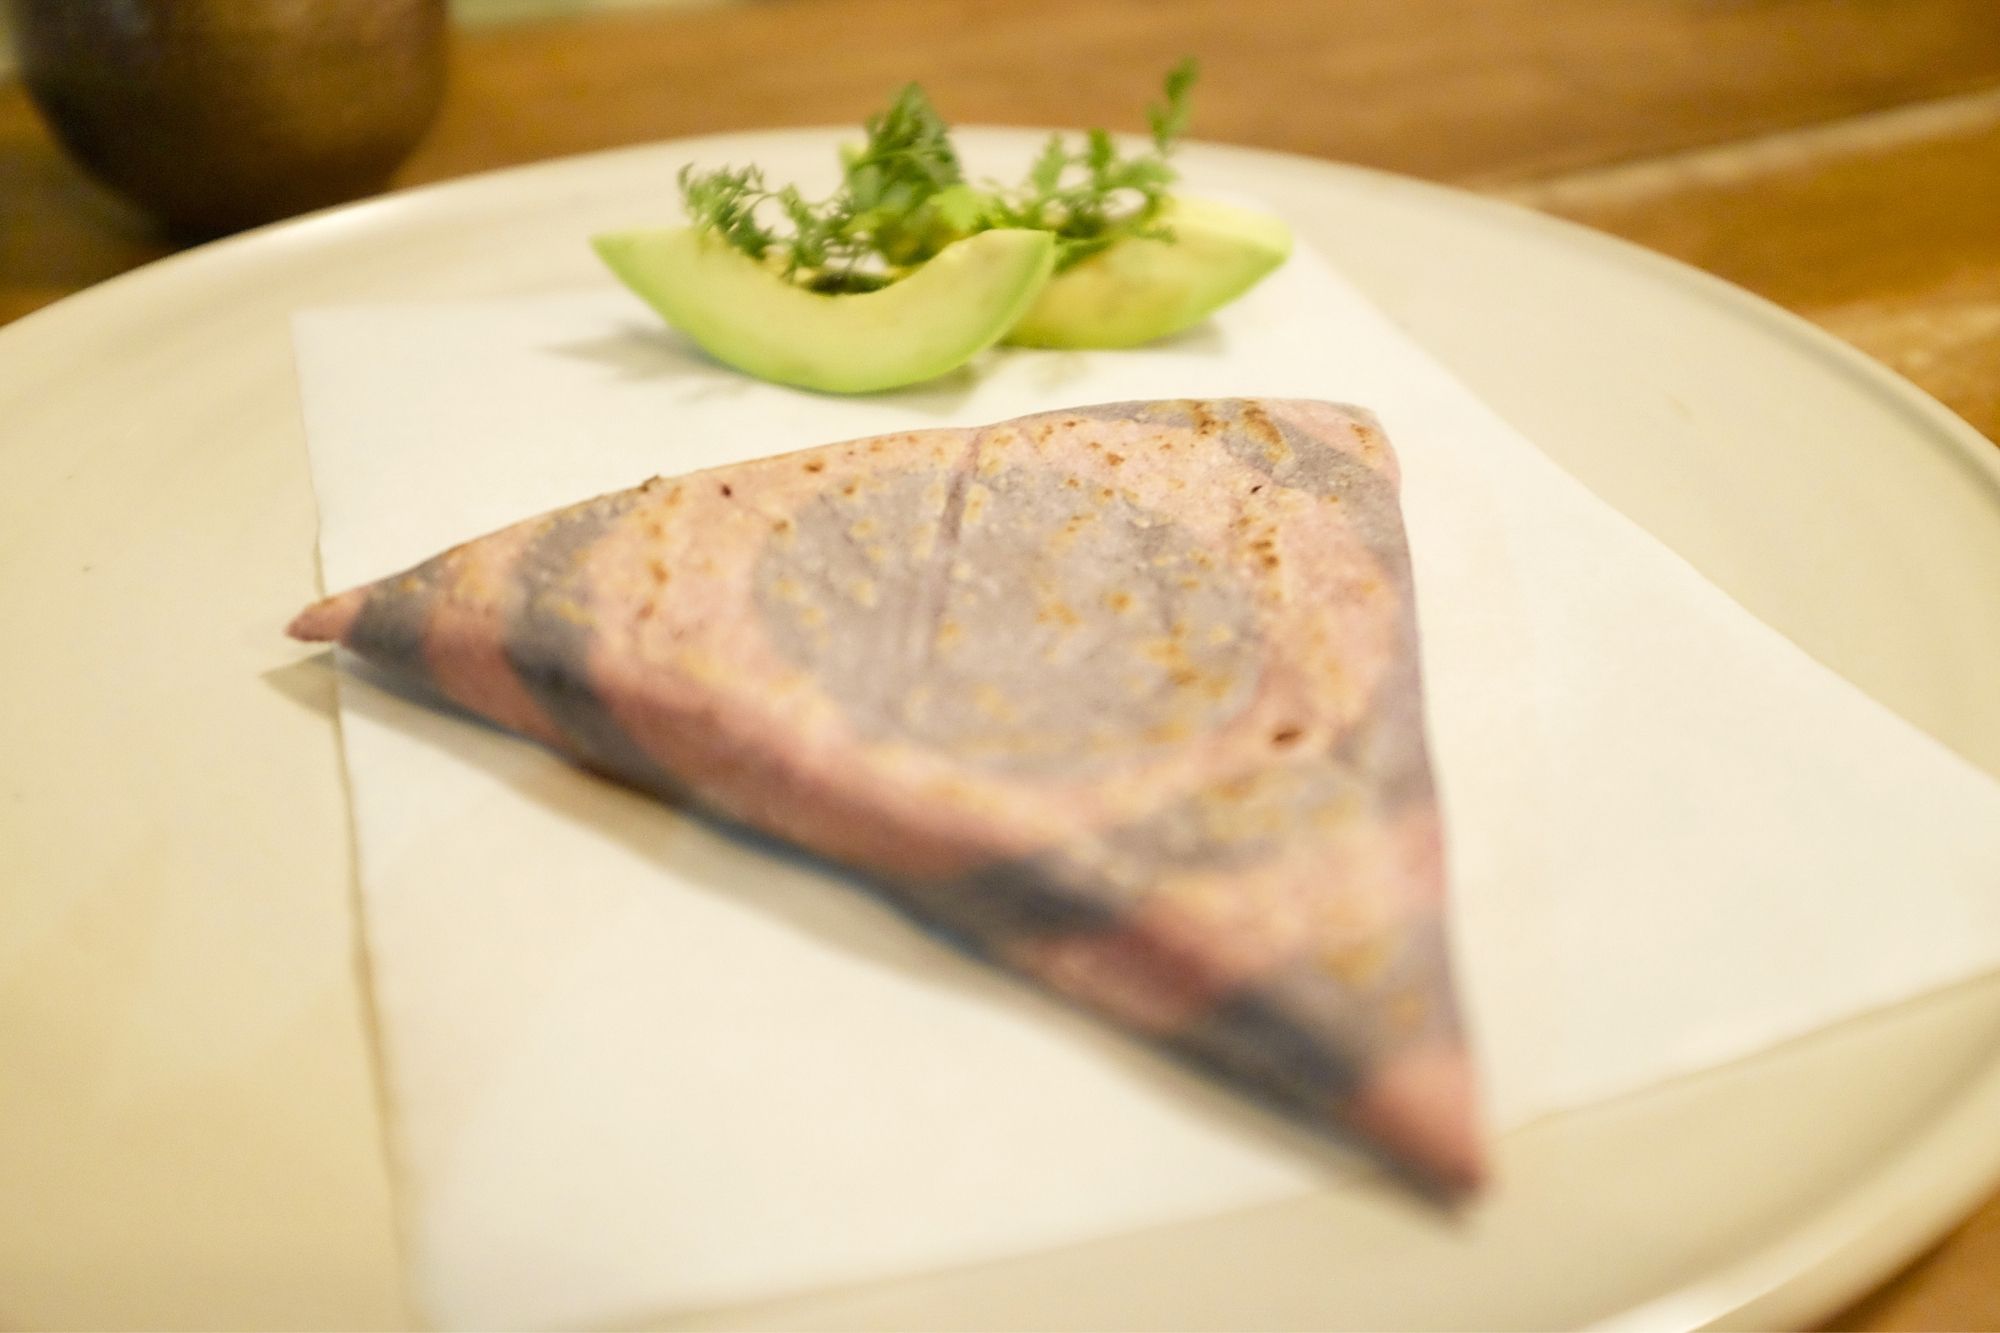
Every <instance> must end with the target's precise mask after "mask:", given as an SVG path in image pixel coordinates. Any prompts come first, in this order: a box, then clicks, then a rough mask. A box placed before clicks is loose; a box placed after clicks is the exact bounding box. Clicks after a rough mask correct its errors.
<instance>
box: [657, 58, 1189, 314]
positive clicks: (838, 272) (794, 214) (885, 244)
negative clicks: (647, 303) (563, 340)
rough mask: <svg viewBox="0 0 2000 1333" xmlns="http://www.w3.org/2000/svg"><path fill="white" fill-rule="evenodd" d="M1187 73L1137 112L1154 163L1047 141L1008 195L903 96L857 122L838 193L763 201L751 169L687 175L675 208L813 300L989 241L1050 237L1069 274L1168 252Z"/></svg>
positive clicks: (1099, 135)
mask: <svg viewBox="0 0 2000 1333" xmlns="http://www.w3.org/2000/svg"><path fill="white" fill-rule="evenodd" d="M1195 73H1196V70H1195V63H1194V61H1193V60H1192V59H1188V60H1183V61H1182V62H1181V63H1180V64H1178V65H1176V66H1175V67H1174V69H1173V70H1172V72H1170V73H1169V74H1168V75H1167V78H1166V86H1165V101H1164V102H1161V103H1157V104H1155V105H1153V106H1150V107H1148V108H1147V110H1146V121H1147V125H1148V127H1149V128H1150V130H1151V135H1152V151H1151V152H1149V153H1142V154H1137V155H1134V156H1132V157H1126V156H1124V155H1122V154H1121V153H1120V152H1119V149H1118V142H1117V140H1115V139H1114V138H1112V136H1111V135H1110V134H1109V133H1107V132H1106V131H1104V130H1101V129H1093V130H1091V131H1089V132H1088V134H1086V135H1085V137H1084V143H1083V146H1082V147H1081V148H1080V149H1077V148H1071V147H1070V146H1069V144H1068V142H1067V141H1066V140H1065V139H1064V138H1063V136H1062V135H1060V134H1057V135H1051V136H1050V138H1049V141H1048V143H1047V144H1045V145H1044V146H1043V148H1042V151H1041V152H1040V154H1038V155H1037V156H1036V158H1035V161H1034V163H1033V165H1032V166H1030V167H1029V169H1028V172H1027V175H1026V177H1025V178H1024V179H1023V180H1022V182H1021V183H1020V184H1019V185H1016V186H1013V187H996V188H993V189H990V190H980V189H975V188H974V187H973V186H971V185H969V184H967V183H966V181H965V178H964V170H963V168H962V166H961V165H960V162H959V158H958V152H957V150H956V149H955V148H954V147H953V146H952V143H951V133H950V129H949V127H948V126H947V125H946V124H945V122H944V118H943V117H942V116H940V115H939V114H938V112H937V108H936V107H934V106H932V105H931V101H930V98H928V97H927V96H925V94H924V90H923V89H922V88H921V87H919V86H918V85H916V84H914V83H912V84H908V85H906V86H905V87H903V88H902V89H901V90H900V91H898V92H897V94H896V95H895V97H894V98H893V99H891V101H890V103H889V105H888V106H887V107H886V108H884V109H883V110H882V111H881V112H880V113H878V114H877V115H874V116H871V117H870V118H869V119H868V120H867V122H866V123H865V125H864V127H863V128H864V130H865V132H866V136H867V137H866V139H865V141H864V142H863V143H861V144H859V145H857V146H852V147H848V148H844V149H842V151H841V168H842V171H841V184H840V188H839V189H838V190H836V191H835V192H834V193H833V194H832V195H830V196H828V197H827V198H826V199H823V200H818V201H813V200H809V199H806V198H805V197H804V196H803V195H801V194H800V193H799V191H798V190H797V189H796V188H795V187H792V186H786V187H784V188H783V189H781V190H777V191H773V190H771V189H770V188H769V187H767V186H766V185H765V183H764V177H763V174H762V173H761V172H759V171H758V170H757V168H755V167H724V168H721V169H719V170H715V171H710V172H706V173H701V174H697V173H695V172H693V171H692V170H691V169H683V170H682V172H681V174H680V186H681V197H682V201H683V203H684V204H685V206H686V208H687V212H688V216H689V217H690V218H691V219H692V220H693V221H694V223H695V225H697V226H700V227H705V228H708V229H710V230H712V231H714V232H716V233H717V234H719V235H720V236H722V237H723V239H725V240H726V241H727V242H728V243H729V244H730V245H732V246H734V247H736V248H737V249H739V250H741V251H743V253H745V254H747V255H749V256H751V257H752V258H754V259H759V260H764V261H766V262H769V263H773V264H774V265H776V266H778V267H780V268H781V270H782V272H783V273H784V275H785V276H786V277H787V278H789V279H791V280H792V281H794V282H797V283H799V284H801V285H802V286H806V287H810V288H812V289H813V290H815V291H826V292H849V291H872V290H874V289H876V288H878V287H881V286H883V285H885V284H887V283H889V282H893V281H894V280H895V279H896V278H897V277H898V276H900V274H901V273H903V272H906V271H908V270H909V269H911V268H914V267H915V266H916V265H918V264H921V263H923V262H924V261H925V260H928V259H929V258H931V257H932V256H933V255H935V254H936V253H937V252H938V251H939V250H942V249H943V248H944V247H945V246H947V245H950V244H951V243H952V242H953V241H957V240H961V239H963V238H964V237H966V236H969V235H972V234H973V233H974V232H978V231H983V230H985V229H987V228H989V227H1030V228H1034V229H1036V230H1041V231H1049V232H1053V233H1054V234H1055V236H1056V240H1057V242H1058V259H1057V266H1058V267H1059V268H1066V267H1068V266H1069V265H1071V264H1074V263H1076V262H1077V261H1078V260H1080V259H1083V258H1086V257H1087V256H1089V255H1092V254H1095V253H1097V252H1098V251H1100V250H1102V249H1104V248H1105V247H1106V246H1108V245H1110V244H1112V243H1113V242H1114V241H1116V240H1118V239H1120V238H1122V237H1126V236H1143V237H1152V238H1156V239H1170V234H1169V233H1168V232H1167V230H1166V229H1165V228H1164V227H1162V226H1161V225H1160V224H1159V223H1158V221H1157V216H1158V214H1159V211H1160V207H1161V205H1162V204H1163V203H1164V202H1165V199H1166V194H1167V190H1168V188H1169V187H1170V186H1171V185H1172V184H1173V182H1174V181H1175V179H1176V178H1177V176H1176V173H1175V171H1174V169H1173V167H1172V165H1171V164H1170V163H1169V162H1168V160H1167V158H1168V156H1169V154H1170V153H1171V152H1172V149H1173V146H1174V143H1175V141H1176V140H1178V139H1179V138H1180V136H1181V135H1182V134H1183V133H1184V132H1185V131H1186V129H1187V125H1188V121H1189V116H1190V109H1191V108H1190V97H1191V94H1192V90H1193V88H1194V82H1195ZM780 221H782V224H783V225H782V227H781V226H779V225H778V223H779V222H780Z"/></svg>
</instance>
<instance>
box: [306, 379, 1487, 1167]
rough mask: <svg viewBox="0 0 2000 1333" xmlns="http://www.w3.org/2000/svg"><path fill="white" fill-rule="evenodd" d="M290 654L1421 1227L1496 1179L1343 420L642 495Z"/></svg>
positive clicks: (1389, 476)
mask: <svg viewBox="0 0 2000 1333" xmlns="http://www.w3.org/2000/svg"><path fill="white" fill-rule="evenodd" d="M291 632H292V633H293V634H294V635H296V636H297V637H299V638H303V639H309V640H324V641H335V642H339V643H341V644H342V645H344V646H345V647H347V648H349V649H351V650H353V651H354V652H356V653H358V654H360V655H361V656H363V657H365V658H367V659H369V660H371V661H372V662H373V663H374V664H375V665H376V666H377V667H379V668H381V669H383V670H385V671H387V672H388V673H390V674H391V675H392V676H395V677H399V678H401V679H402V680H404V681H406V682H409V683H412V684H416V685H421V686H425V687H428V688H429V689H431V690H433V691H435V692H436V693H438V694H441V695H442V696H444V697H445V698H447V699H449V700H451V701H452V702H454V703H456V704H458V705H460V706H461V707H464V708H466V709H468V710H470V711H472V712H474V713H477V714H479V715H481V716H484V717H486V718H490V719H491V720H493V721H494V722H497V723H499V724H500V725H502V726H504V727H507V728H510V729H512V730H514V731H517V732H520V733H522V734H524V735H526V736H530V737H532V738H534V739H536V740H538V741H540V742H542V743H544V744H546V745H548V746H549V747H551V748H553V749H555V750H557V751H558V752H560V753H562V754H564V755H565V756H567V757H569V758H571V759H573V760H575V761H577V762H579V763H581V764H583V765H585V766H587V767H590V768H592V769H595V770H597V771H599V772H602V773H605V774H608V775H610V776H613V777H615V778H617V779H619V780H621V781H624V782H627V783H630V784H632V785H635V786H637V787H640V788H642V789H645V790H647V791H651V792H653V793H656V794H658V795H661V796H663V797H668V798H671V799H675V800H685V801H689V802H692V803H693V804H695V805H698V806H700V807H702V808H704V809H706V810H707V811H709V812H711V813H713V814H715V815H719V816H721V817H723V818H725V819H728V820H732V821H736V822H739V823H741V824H744V825H747V826H749V827H751V828H754V829H757V830H759V831H762V832H764V833H767V834H771V835H773V836H776V837H779V838H782V839H785V840H787V841H790V842H792V843H795V844H797V845H798V846H801V847H804V848H806V849H808V850H810V851H813V852H815V853H818V854H820V855H822V856H825V857H828V858H830V859H833V860H836V861H839V862H842V863H845V864H847V865H849V866H852V867H854V868H856V869H858V870H860V871H862V872H864V873H865V874H867V875H868V876H869V877H871V878H872V879H873V880H875V881H877V882H879V883H880V884H881V885H882V886H883V888H884V890H885V891H886V892H888V893H890V894H891V895H892V896H893V897H894V898H895V899H896V900H897V901H898V902H899V903H900V904H901V905H902V906H904V907H905V908H906V909H907V910H909V911H910V912H912V913H914V914H916V915H918V916H920V917H921V918H923V919H925V920H927V921H929V922H932V923H934V924H935V925H936V926H937V927H939V928H940V929H942V930H944V931H946V932H948V933H950V934H951V935H953V936H954V937H956V938H957V939H958V940H960V941H961V942H962V943H963V944H964V945H965V946H966V947H967V948H969V949H971V950H973V951H974V952H976V953H978V954H980V955H981V956H983V957H986V958H988V959H990V960H991V961H993V962H994V963H996V964H999V965H1001V966H1004V967H1007V968H1010V969H1012V970H1014V971H1016V972H1018V973H1020V974H1022V975H1024V976H1026V977H1028V978H1031V979H1033V980H1034V981H1035V982H1037V983H1039V984H1041V985H1043V986H1045V987H1048V988H1049V989H1051V990H1053V991H1055V992H1058V993H1060V994H1061V995H1063V996H1065V997H1067V998H1068V999H1070V1000H1072V1001H1074V1002H1076V1003H1078V1004H1080V1005H1082V1006H1084V1007H1085V1008H1087V1009H1089V1010H1092V1011H1094V1012H1096V1013H1098V1014H1099V1015H1101V1016H1103V1017H1104V1018H1106V1019H1109V1020H1111V1021H1113V1022H1115V1023H1117V1024H1120V1025H1122V1026H1123V1027H1125V1028H1127V1029H1128V1030H1130V1031H1132V1032H1134V1033H1136V1034H1138V1035H1140V1036H1142V1037H1144V1038H1145V1039H1147V1040H1149V1041H1151V1042H1153V1043H1155V1044H1156V1045H1158V1046H1161V1047H1163V1048H1165V1049H1167V1050H1168V1051H1170V1052H1173V1053H1175V1054H1177V1055H1179V1056H1181V1057H1183V1058H1185V1059H1187V1060H1189V1061H1191V1062H1193V1063H1194V1064H1196V1065H1198V1066H1200V1067H1202V1068H1204V1069H1206V1070H1208V1071H1210V1072H1212V1073H1214V1074H1216V1075H1219V1076H1221V1077H1222V1078H1224V1079H1225V1080H1227V1081H1229V1082H1230V1083H1232V1084H1233V1085H1235V1086H1236V1087H1238V1088H1240V1089H1242V1090H1243V1091H1245V1092H1247V1093H1249V1094H1251V1095H1253V1096H1255V1097H1257V1098H1258V1099H1260V1100H1262V1101H1264V1102H1266V1103H1269V1104H1273V1105H1275V1106H1277V1107H1279V1108H1281V1109H1283V1110H1284V1111H1286V1112H1288V1113H1289V1114H1291V1115H1292V1116H1294V1117H1296V1118H1299V1119H1302V1120H1305V1121H1307V1122H1309V1123H1312V1124H1315V1125H1318V1126H1321V1127H1324V1128H1328V1129H1331V1130H1333V1131H1335V1132H1336V1133H1337V1134H1340V1135H1341V1136H1343V1137H1346V1138H1348V1139H1350V1140H1351V1141H1357V1142H1359V1143H1360V1144H1362V1145H1363V1146H1365V1147H1368V1148H1370V1149H1372V1150H1373V1151H1375V1152H1376V1153H1378V1154H1379V1155H1380V1156H1382V1157H1383V1158H1384V1159H1385V1160H1387V1161H1389V1162H1391V1163H1393V1164H1394V1165H1396V1166H1397V1167H1399V1168H1400V1169H1401V1170H1402V1171H1404V1172H1405V1173H1406V1174H1408V1175H1409V1176H1410V1177H1411V1178H1413V1179H1414V1180H1416V1181H1417V1182H1419V1183H1420V1184H1423V1185H1425V1186H1426V1187H1428V1188H1430V1189H1432V1190H1434V1191H1436V1192H1438V1193H1440V1194H1444V1195H1457V1194H1462V1193H1464V1192H1466V1191H1469V1190H1470V1189H1472V1188H1474V1187H1475V1186H1476V1185H1477V1183H1478V1182H1479V1180H1480V1178H1481V1175H1482V1172H1483V1166H1482V1163H1483V1148H1482V1143H1481V1136H1480V1132H1479V1128H1478V1117H1477V1114H1476V1106H1475V1093H1474V1081H1473V1077H1472V1073H1471V1064H1470V1060H1469V1057H1468V1054H1467V1049H1466V1045H1465V1041H1464V1038H1463V1034H1462V1030H1461V1027H1460V1023H1459V1018H1458V1012H1457V1007H1456V1003H1455V1001H1454V997H1453V992H1452V986H1451V980H1450V969H1449V959H1448V956H1447V948H1446V942H1445V929H1444V910H1445V893H1444V864H1443V855H1442V838H1441V830H1440V824H1439V812H1438V807H1437V802H1436V799H1435V795H1434V792H1433V787H1432V781H1431V774H1430V768H1429V760H1428V755H1427V751H1426V746H1425V741H1424V732H1423V712H1422V698H1421V688H1420V675H1419V667H1418V656H1417V635H1416V620H1415V611H1414V602H1413V590H1412V586H1411V576H1410V565H1409V556H1408V551H1407V547H1406V545H1405V542H1404V536H1403V529H1402V520H1401V514H1400V510H1399V507H1398V503H1397V476H1396V466H1395V460H1394V456H1393V454H1392V453H1391V451H1390V449H1389V446H1388V443H1387V441H1386V440H1385V439H1384V438H1383V435H1382V433H1381V431H1380V429H1379V427H1378V426H1377V425H1376V424H1375V423H1374V422H1373V420H1372V419H1371V418H1370V417H1368V415H1367V414H1366V413H1365V412H1361V411H1358V410H1356V409H1353V408H1348V407H1343V406H1337V405H1334V404H1328V403H1320V402H1311V401H1299V400H1220V401H1199V402H1192V401H1172V402H1148V403H1119V404H1110V405H1102V406H1092V407H1082V408H1075V409H1071V410H1067V411H1059V412H1052V413H1045V414H1041V415H1037V416H1031V417H1023V418H1019V419H1016V420H1012V421H1006V422H1001V423H998V424H996V425H991V426H986V427H983V428H978V429H966V430H929V431H920V432H914V433H907V434H900V435H890V436H881V437H877V438H874V439H867V440H858V441H852V442H847V443H841V444H833V445H828V446H825V447H822V448H818V449H813V450H808V451H805V452H802V453H794V454H789V455H784V456H779V457H773V458H766V459H761V460H758V461H755V462H750V463H742V464H737V465H735V466H731V467H725V468H719V469H715V470H712V471H708V472H701V473H695V474H691V475H688V476H684V477H680V478H676V479H666V480H663V479H657V478H656V479H654V480H652V481H650V482H647V483H646V484H645V485H643V486H640V487H638V488H636V489H634V490H630V491H625V492H621V493H618V494H615V495H609V496H604V497H600V498H598V499H594V500H590V501H587V502H585V503H582V504H578V505H575V506H572V507H570V508H568V509H564V510H560V511H558V512H556V513H553V514H549V515H546V516H543V517H540V518H535V519H530V520H528V521H526V522H523V523H519V524H517V525H515V526H513V527H510V528H506V529H504V530H502V531H500V532H496V533H493V534H492V535H490V536H487V537H483V538H480V539H478V540H476V541H472V542H469V543H467V544H465V545H462V546H459V547H455V548H453V549H452V550H450V551H447V552H445V553H443V554H442V555H439V556H437V557H435V558H433V559H431V560H428V561H426V562H425V563H423V564H421V565H418V566H417V567H416V568H414V569H412V570H409V571H407V572H405V573H403V574H399V575H395V576H392V577H390V578H386V579H383V580H382V581H380V582H378V583H374V584H370V585H367V586H365V587H362V588H357V589H354V590H352V591H350V592H346V593H342V594H340V595H338V596H335V597H331V598H328V599H327V600H325V601H322V602H319V603H317V604H316V605H314V606H312V607H310V608H308V609H307V610H306V611H305V612H303V613H302V614H301V615H300V616H299V617H298V619H297V620H296V621H295V622H294V623H293V625H292V627H291ZM940 1058H946V1059H948V1058H950V1053H949V1052H940Z"/></svg>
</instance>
